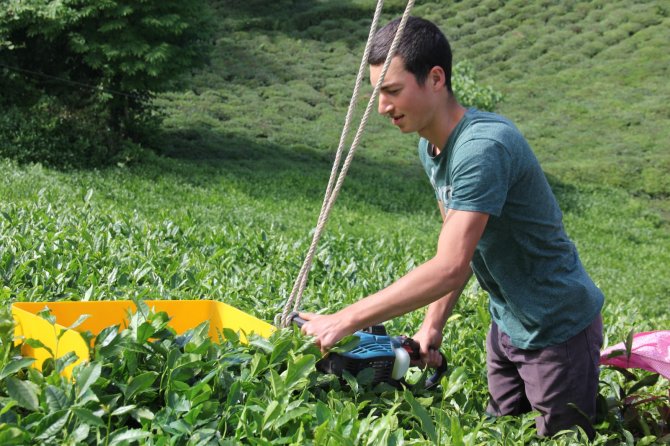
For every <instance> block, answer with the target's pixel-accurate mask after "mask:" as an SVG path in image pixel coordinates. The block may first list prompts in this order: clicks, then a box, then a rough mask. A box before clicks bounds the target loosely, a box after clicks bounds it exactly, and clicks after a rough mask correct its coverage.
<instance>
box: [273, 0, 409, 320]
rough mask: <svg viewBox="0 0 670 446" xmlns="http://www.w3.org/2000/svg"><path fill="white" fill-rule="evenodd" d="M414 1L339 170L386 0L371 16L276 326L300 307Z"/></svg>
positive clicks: (400, 27) (406, 12)
mask: <svg viewBox="0 0 670 446" xmlns="http://www.w3.org/2000/svg"><path fill="white" fill-rule="evenodd" d="M414 1H415V0H408V2H407V6H406V7H405V12H404V13H403V16H402V19H401V20H400V24H399V25H398V29H397V31H396V34H395V37H394V38H393V42H392V43H391V48H390V49H389V52H388V54H387V56H386V60H385V61H384V66H383V67H382V71H381V73H380V75H379V79H378V81H377V84H376V85H375V88H374V90H373V92H372V96H370V100H369V101H368V105H367V107H366V109H365V112H364V114H363V117H362V118H361V122H360V124H359V126H358V130H357V131H356V135H355V136H354V140H353V141H352V143H351V146H350V148H349V152H348V153H347V157H346V159H345V160H344V164H343V165H342V169H341V170H340V171H339V174H338V169H339V166H340V160H341V158H342V153H343V149H344V144H345V140H346V138H347V136H348V133H349V128H350V125H351V119H352V117H353V114H354V111H355V109H356V102H357V100H358V95H359V91H360V87H361V84H362V81H363V76H364V73H365V69H366V68H367V59H368V55H369V53H370V46H371V43H372V39H373V37H374V34H375V32H376V30H377V23H378V22H379V16H380V15H381V10H382V6H383V4H384V0H378V1H377V8H376V9H375V14H374V17H373V19H372V24H371V26H370V33H369V35H368V41H367V44H366V46H365V51H364V52H363V57H362V59H361V64H360V67H359V69H358V75H357V76H356V83H355V86H354V91H353V93H352V96H351V100H350V101H349V109H348V111H347V116H346V118H345V120H344V127H343V129H342V134H341V136H340V143H339V146H338V148H337V152H336V154H335V160H334V162H333V168H332V170H331V173H330V178H329V180H328V186H327V187H326V193H325V196H324V199H323V204H322V206H321V212H320V214H319V219H318V221H317V225H316V228H315V230H314V235H313V237H312V243H311V245H310V247H309V250H308V251H307V255H306V256H305V261H304V263H303V265H302V268H301V269H300V273H299V274H298V277H297V278H296V280H295V283H294V284H293V290H292V291H291V294H290V296H289V298H288V299H287V300H286V303H285V304H284V310H283V312H282V314H281V315H277V318H275V325H277V326H281V327H286V326H288V325H289V324H290V323H291V320H290V317H289V316H290V313H291V311H298V309H299V308H300V302H301V300H302V295H303V292H304V290H305V286H306V284H307V277H308V275H309V270H310V269H311V267H312V262H313V260H314V253H315V252H316V247H317V245H318V243H319V239H320V238H321V234H322V233H323V228H324V227H325V225H326V221H327V220H328V217H329V216H330V212H331V210H332V208H333V205H334V204H335V200H336V199H337V196H338V194H339V192H340V189H341V188H342V184H343V183H344V178H345V177H346V175H347V171H348V170H349V166H350V165H351V162H352V160H353V158H354V154H355V153H356V149H357V148H358V144H359V142H360V139H361V136H362V134H363V130H364V129H365V125H366V124H367V121H368V118H369V116H370V112H371V110H372V107H373V106H374V104H375V102H376V100H377V96H378V95H379V90H380V89H381V86H382V83H383V82H384V77H385V76H386V72H387V71H388V67H389V65H390V64H391V60H392V59H393V56H394V55H395V52H396V49H397V47H398V43H399V42H400V37H401V36H402V33H403V31H404V29H405V23H407V19H408V18H409V15H410V12H411V10H412V7H413V6H414ZM335 178H337V181H335Z"/></svg>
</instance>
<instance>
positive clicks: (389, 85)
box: [381, 82, 400, 91]
mask: <svg viewBox="0 0 670 446" xmlns="http://www.w3.org/2000/svg"><path fill="white" fill-rule="evenodd" d="M398 87H400V84H399V83H397V82H394V83H391V84H386V85H382V88H381V90H384V91H388V90H392V89H394V88H398Z"/></svg>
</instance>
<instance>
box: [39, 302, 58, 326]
mask: <svg viewBox="0 0 670 446" xmlns="http://www.w3.org/2000/svg"><path fill="white" fill-rule="evenodd" d="M37 315H38V316H39V317H41V318H42V319H44V320H46V321H47V322H49V323H50V324H51V325H54V324H55V323H56V316H54V315H53V314H51V309H50V308H49V307H46V306H45V307H44V309H42V310H40V311H38V312H37Z"/></svg>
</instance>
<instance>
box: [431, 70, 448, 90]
mask: <svg viewBox="0 0 670 446" xmlns="http://www.w3.org/2000/svg"><path fill="white" fill-rule="evenodd" d="M427 80H428V82H429V83H430V86H431V87H432V88H433V89H435V90H441V89H443V88H444V87H445V85H446V84H447V76H446V75H445V74H444V70H443V69H442V67H440V66H437V65H436V66H434V67H433V68H431V69H430V71H429V72H428V79H427Z"/></svg>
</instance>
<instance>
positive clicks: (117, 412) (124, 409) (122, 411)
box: [111, 404, 137, 416]
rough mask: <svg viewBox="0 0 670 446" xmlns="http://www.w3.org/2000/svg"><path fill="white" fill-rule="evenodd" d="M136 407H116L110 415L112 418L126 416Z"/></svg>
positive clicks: (130, 405)
mask: <svg viewBox="0 0 670 446" xmlns="http://www.w3.org/2000/svg"><path fill="white" fill-rule="evenodd" d="M136 407H137V406H136V405H135V404H129V405H127V406H121V407H117V408H116V409H114V411H113V412H112V413H111V415H113V416H119V415H123V414H126V413H128V412H131V411H132V410H134V409H135V408H136Z"/></svg>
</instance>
